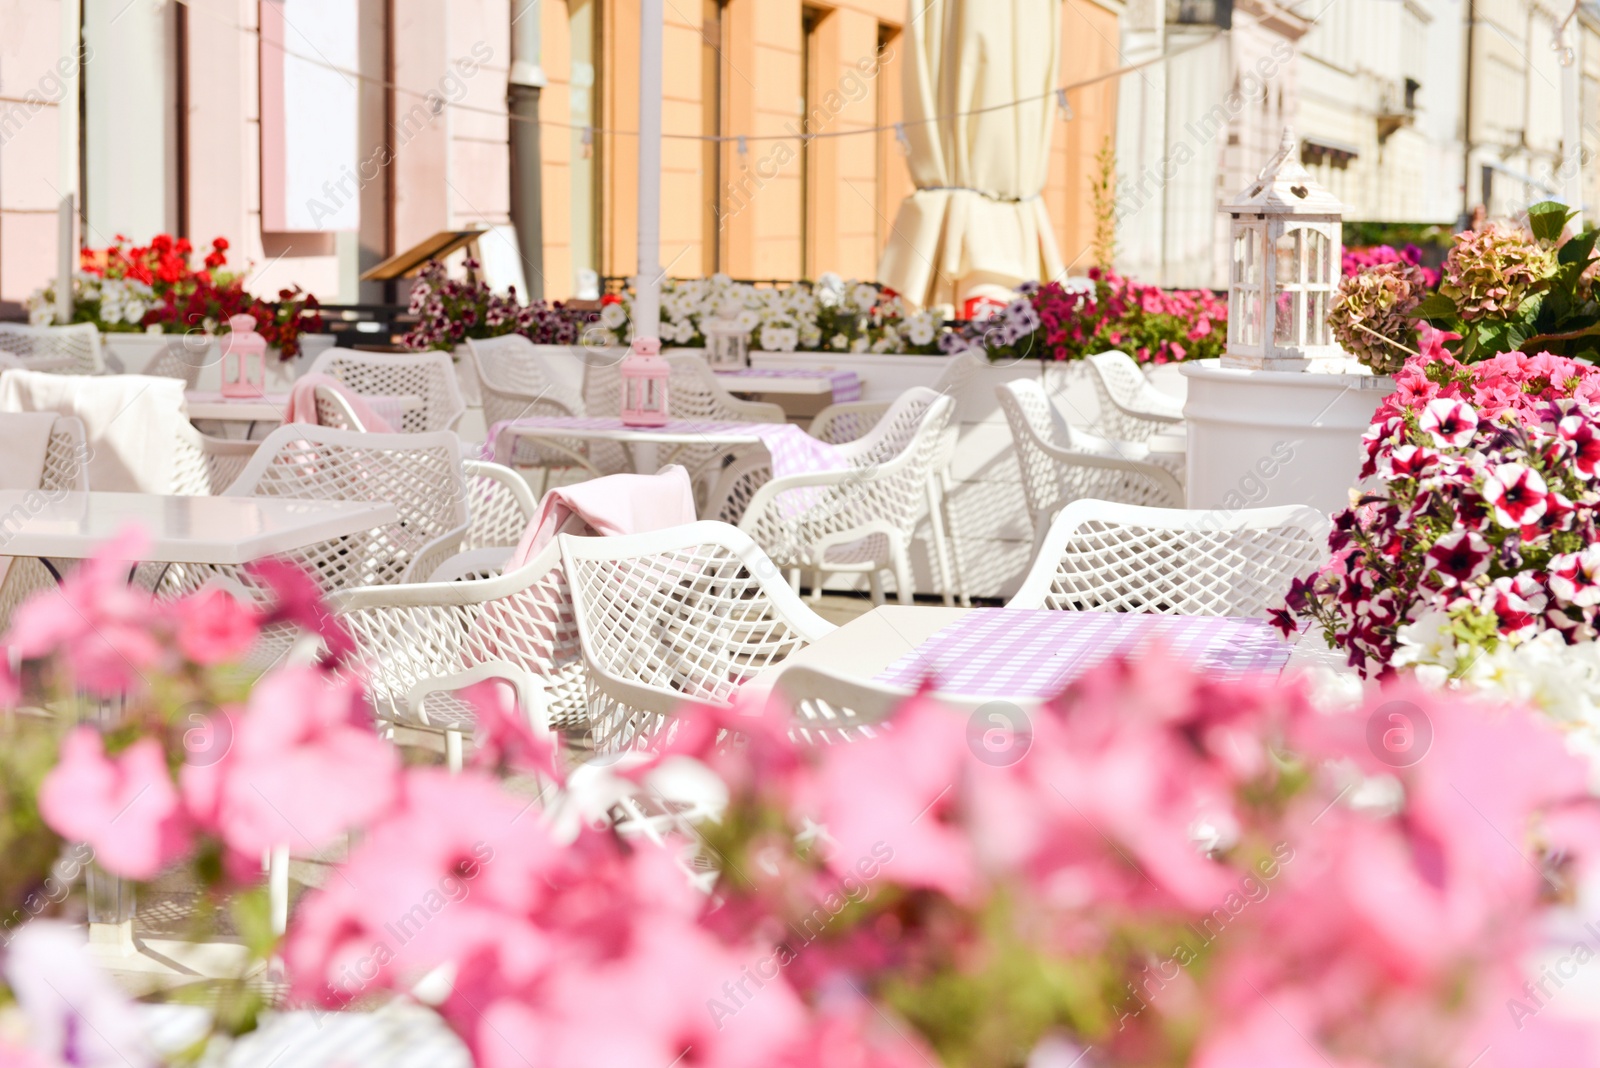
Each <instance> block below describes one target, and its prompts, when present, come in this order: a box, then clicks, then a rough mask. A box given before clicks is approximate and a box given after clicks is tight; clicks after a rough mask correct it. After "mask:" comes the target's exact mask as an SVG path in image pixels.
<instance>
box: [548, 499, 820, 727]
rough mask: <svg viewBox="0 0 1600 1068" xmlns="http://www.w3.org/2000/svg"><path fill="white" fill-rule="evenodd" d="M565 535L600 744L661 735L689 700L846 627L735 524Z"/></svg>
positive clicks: (720, 700)
mask: <svg viewBox="0 0 1600 1068" xmlns="http://www.w3.org/2000/svg"><path fill="white" fill-rule="evenodd" d="M557 540H558V542H559V543H560V546H561V557H562V563H563V565H564V566H565V569H566V574H567V579H568V581H569V583H570V584H571V588H572V608H573V614H574V616H575V617H576V619H577V625H578V636H579V640H580V642H581V644H582V649H583V659H584V665H585V668H586V670H587V675H588V690H589V714H590V718H591V722H592V724H593V727H592V730H593V739H594V745H595V748H596V749H623V748H632V747H637V746H641V745H646V744H649V742H650V741H651V739H653V738H654V737H656V736H657V735H658V734H659V733H660V732H661V731H662V730H663V729H664V728H665V727H666V726H667V724H668V722H669V720H670V717H671V716H672V714H673V712H674V711H675V710H676V709H677V707H678V705H679V703H680V702H682V701H685V700H691V701H699V702H706V703H713V704H727V703H730V702H731V701H732V700H733V698H734V695H735V693H736V691H737V690H738V688H739V685H740V684H741V683H743V682H744V681H745V680H747V679H749V678H750V677H752V676H753V675H755V674H756V673H757V672H759V671H762V670H764V669H766V668H768V667H771V666H773V665H774V664H778V663H780V662H782V661H783V659H784V658H785V657H787V656H789V655H790V654H791V653H793V652H794V651H795V650H797V649H800V648H802V647H804V646H805V645H808V644H809V643H811V642H814V641H816V640H817V639H819V638H821V637H822V636H823V635H824V634H827V633H829V632H830V631H832V630H833V629H834V627H833V624H831V623H829V622H827V621H826V620H824V619H823V618H822V617H820V616H818V615H817V614H816V613H814V612H812V611H811V609H809V608H807V607H806V606H805V604H804V602H802V601H801V600H800V597H799V595H798V594H796V593H795V592H794V591H793V590H791V589H790V588H789V586H788V585H787V584H786V583H785V582H784V581H783V577H782V575H781V573H780V572H779V570H778V568H777V567H776V566H775V565H774V564H773V562H772V561H771V560H770V559H768V558H767V557H766V555H765V554H764V553H762V551H761V550H760V549H759V548H757V547H756V543H755V542H754V541H752V540H751V539H750V537H749V535H747V534H745V533H744V532H742V531H740V530H738V529H736V528H734V527H730V526H728V525H727V524H726V523H716V522H710V521H703V522H699V523H690V524H688V525H686V526H681V527H672V528H669V529H667V530H660V531H653V532H651V533H647V534H631V535H626V536H621V537H609V538H578V537H573V536H572V535H570V534H562V535H561V536H560V537H559V538H558V539H557Z"/></svg>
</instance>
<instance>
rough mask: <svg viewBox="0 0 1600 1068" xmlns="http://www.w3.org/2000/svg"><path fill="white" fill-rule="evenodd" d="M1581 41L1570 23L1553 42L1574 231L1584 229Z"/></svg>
mask: <svg viewBox="0 0 1600 1068" xmlns="http://www.w3.org/2000/svg"><path fill="white" fill-rule="evenodd" d="M1575 21H1576V19H1574V22H1575ZM1582 40H1583V35H1582V34H1581V33H1579V32H1578V27H1577V26H1575V25H1570V24H1569V25H1568V26H1567V27H1566V28H1565V29H1564V30H1563V31H1562V34H1561V36H1559V37H1558V38H1557V39H1556V42H1555V44H1556V49H1557V52H1556V54H1557V57H1558V58H1559V60H1560V62H1561V183H1560V184H1561V199H1563V200H1565V201H1566V203H1567V207H1568V208H1570V209H1571V210H1572V211H1575V212H1577V215H1576V216H1575V217H1574V218H1573V220H1572V226H1573V232H1574V233H1576V232H1577V231H1579V230H1582V229H1583V145H1582V138H1583V134H1582V132H1581V125H1580V116H1579V114H1578V111H1579V108H1580V107H1581V104H1580V100H1579V94H1580V92H1581V89H1582V80H1583V70H1582V68H1581V67H1579V66H1578V57H1579V52H1578V46H1579V44H1580V43H1581V42H1582Z"/></svg>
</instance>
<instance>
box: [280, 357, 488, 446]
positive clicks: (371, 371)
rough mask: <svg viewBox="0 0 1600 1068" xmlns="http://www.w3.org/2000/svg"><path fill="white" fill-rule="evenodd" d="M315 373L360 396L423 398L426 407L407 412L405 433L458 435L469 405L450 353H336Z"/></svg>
mask: <svg viewBox="0 0 1600 1068" xmlns="http://www.w3.org/2000/svg"><path fill="white" fill-rule="evenodd" d="M311 373H312V374H325V375H331V376H333V377H334V378H337V379H338V380H339V381H341V382H343V383H344V384H345V385H347V386H349V387H350V388H351V389H353V390H355V391H356V392H357V393H363V394H374V395H379V396H391V397H403V396H414V397H420V398H422V406H421V407H420V408H414V409H412V410H410V411H408V412H406V413H405V414H404V416H403V418H402V420H401V424H400V428H399V429H401V430H402V431H404V432H405V433H407V434H421V433H427V432H429V431H434V430H454V429H455V428H456V424H458V423H460V422H461V416H462V415H463V414H464V413H465V412H466V410H467V405H466V402H465V401H464V400H462V399H461V387H460V386H459V385H458V384H457V382H456V370H455V365H454V364H453V363H452V362H451V359H450V354H449V353H447V352H408V353H379V352H357V351H355V350H354V349H340V348H333V349H329V350H327V351H326V352H324V353H323V354H322V355H321V356H318V357H317V361H316V362H315V363H313V364H312V365H311Z"/></svg>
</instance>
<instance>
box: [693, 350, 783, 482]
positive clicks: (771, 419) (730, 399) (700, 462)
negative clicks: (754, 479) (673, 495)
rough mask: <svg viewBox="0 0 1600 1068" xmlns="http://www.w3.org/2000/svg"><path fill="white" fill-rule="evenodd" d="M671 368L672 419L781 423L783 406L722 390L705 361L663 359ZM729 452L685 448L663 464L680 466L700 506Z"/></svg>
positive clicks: (750, 449)
mask: <svg viewBox="0 0 1600 1068" xmlns="http://www.w3.org/2000/svg"><path fill="white" fill-rule="evenodd" d="M666 360H667V363H668V364H669V365H671V367H672V375H671V377H670V378H669V379H668V380H667V410H668V412H669V413H670V414H671V416H672V418H674V419H693V420H710V421H713V422H733V423H782V422H784V421H785V420H786V419H787V418H788V416H787V415H786V414H785V413H784V410H783V407H782V406H781V405H777V404H770V403H768V402H766V401H748V400H742V399H740V398H739V397H735V396H734V395H733V394H732V393H729V392H728V391H727V390H726V389H724V388H723V385H722V383H721V382H719V381H717V376H716V375H714V374H712V372H711V368H710V367H709V366H707V364H706V362H705V360H703V359H701V358H700V357H699V356H696V355H694V354H692V353H676V354H672V355H668V356H667V357H666ZM729 452H730V450H729V449H728V448H727V447H726V446H720V445H687V446H682V447H679V448H677V449H674V450H672V451H671V453H670V454H669V455H668V456H666V457H664V458H663V460H662V462H663V463H668V462H670V463H678V464H682V465H683V466H684V467H685V468H687V469H688V471H689V477H690V479H692V480H693V481H694V485H695V497H696V501H697V503H699V504H700V505H702V506H704V505H705V504H706V502H707V499H708V497H709V496H710V494H711V492H712V488H713V485H714V483H715V482H716V480H717V477H718V475H719V474H720V473H721V471H722V467H723V465H724V463H725V462H726V460H727V457H728V455H729ZM749 452H758V453H764V452H765V450H764V449H762V448H760V447H759V446H755V447H749V446H746V447H744V448H739V449H734V450H732V453H733V455H735V456H737V455H740V454H742V453H749Z"/></svg>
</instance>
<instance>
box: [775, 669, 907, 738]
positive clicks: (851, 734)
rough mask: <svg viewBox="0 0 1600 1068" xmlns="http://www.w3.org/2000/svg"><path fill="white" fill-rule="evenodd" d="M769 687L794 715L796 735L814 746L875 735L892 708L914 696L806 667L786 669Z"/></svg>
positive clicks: (891, 711)
mask: <svg viewBox="0 0 1600 1068" xmlns="http://www.w3.org/2000/svg"><path fill="white" fill-rule="evenodd" d="M772 689H773V692H774V693H775V694H777V695H778V697H779V698H781V699H782V701H783V703H784V704H785V705H786V706H788V708H789V709H790V710H791V711H792V712H793V714H794V727H793V732H794V734H795V736H796V737H798V738H799V739H800V740H802V741H805V742H809V743H810V744H812V745H836V744H838V743H840V742H849V741H854V740H856V739H858V738H873V737H876V736H877V735H878V733H879V732H881V731H883V730H884V729H885V727H884V723H885V721H886V720H888V719H889V718H890V716H891V714H892V713H893V712H894V710H895V708H896V707H898V706H899V705H900V704H901V702H903V701H905V700H907V699H908V698H910V697H911V696H913V694H912V692H911V691H909V690H901V689H896V688H894V687H891V686H883V685H881V684H879V683H876V682H868V681H865V680H861V679H847V678H844V677H843V676H840V675H834V674H832V673H830V672H827V671H823V670H821V669H819V668H815V667H810V666H808V665H805V664H795V665H794V666H792V667H788V668H784V669H783V671H782V672H781V673H780V674H779V675H778V677H777V678H776V679H775V680H774V681H773V686H772Z"/></svg>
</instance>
